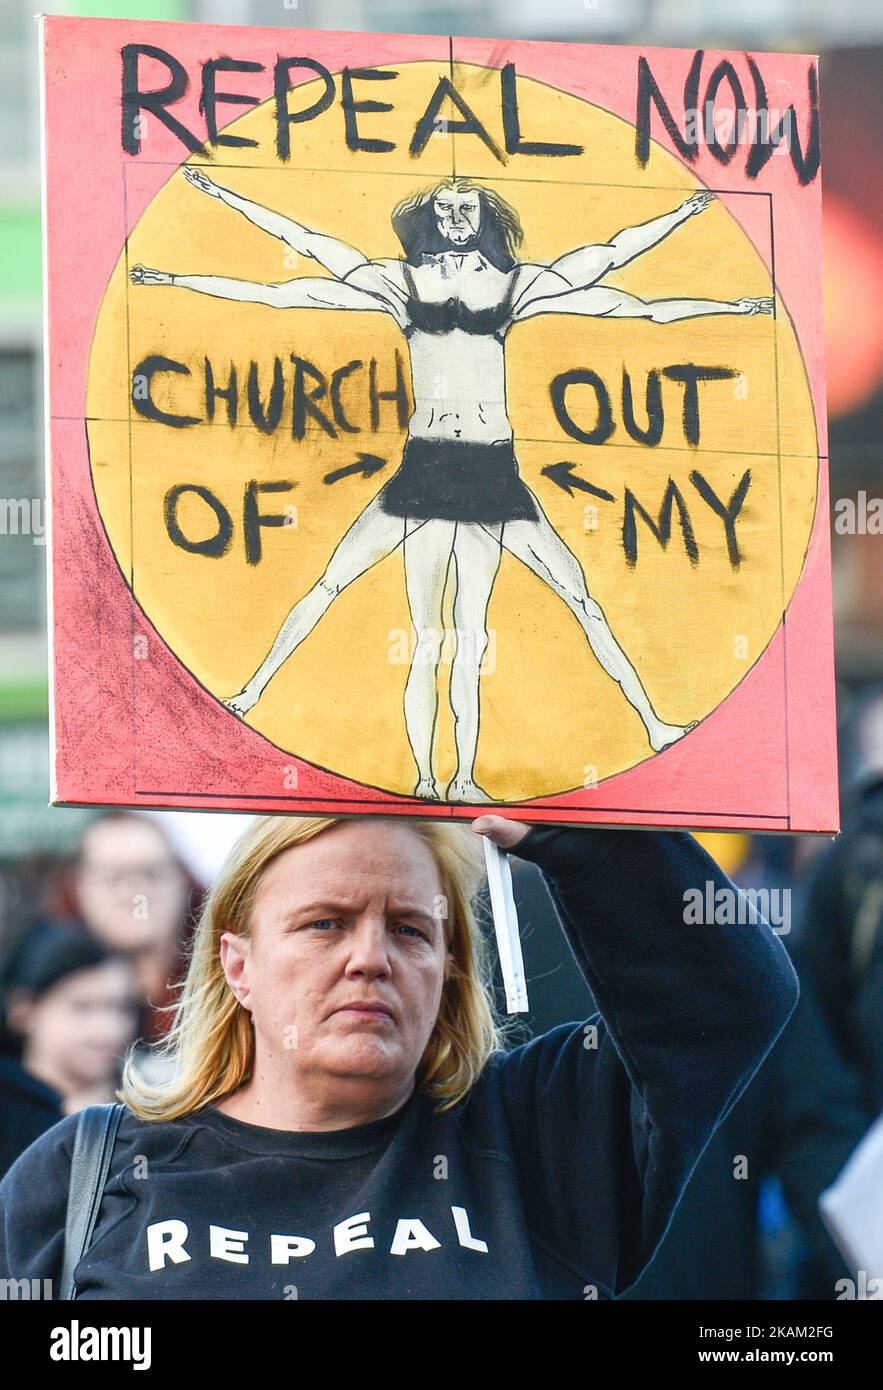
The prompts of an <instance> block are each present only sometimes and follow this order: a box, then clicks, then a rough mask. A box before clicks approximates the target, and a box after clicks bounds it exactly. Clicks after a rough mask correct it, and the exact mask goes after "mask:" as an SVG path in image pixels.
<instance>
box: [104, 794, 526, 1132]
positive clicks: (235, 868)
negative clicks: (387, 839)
mask: <svg viewBox="0 0 883 1390" xmlns="http://www.w3.org/2000/svg"><path fill="white" fill-rule="evenodd" d="M347 819H348V818H347V817H344V816H306V817H299V816H261V817H260V818H259V819H258V820H257V821H256V823H255V824H254V825H253V826H251V827H250V828H249V829H248V830H247V831H246V833H245V834H244V835H243V836H242V837H241V838H240V839H239V840H238V841H237V843H236V844H235V845H234V847H233V849H232V850H231V852H230V854H229V855H228V857H227V860H226V862H225V863H224V865H223V867H222V869H221V872H220V875H219V877H218V880H217V882H216V883H215V885H214V887H213V888H212V890H211V892H210V893H209V895H208V897H207V898H206V900H205V903H204V905H203V907H202V910H201V913H200V917H199V922H198V925H197V928H196V931H195V933H194V936H193V940H192V943H191V947H190V952H189V960H188V966H187V972H186V976H185V978H184V980H183V982H182V990H181V994H180V996H179V999H178V1001H177V1003H176V1004H174V1005H172V1006H171V1008H172V1010H173V1012H174V1022H173V1025H172V1028H171V1029H170V1031H169V1033H168V1035H167V1037H166V1038H165V1039H164V1040H163V1042H161V1043H160V1044H158V1046H157V1048H156V1049H155V1050H154V1054H153V1055H154V1056H157V1057H159V1058H160V1059H162V1060H163V1061H166V1062H171V1064H172V1068H171V1073H172V1074H171V1077H170V1079H169V1080H168V1081H167V1082H162V1083H159V1084H156V1083H151V1082H150V1081H148V1080H147V1079H146V1078H145V1077H144V1076H142V1075H141V1074H140V1073H139V1071H138V1069H137V1065H136V1062H135V1057H134V1053H133V1051H130V1053H129V1055H128V1057H127V1059H126V1064H125V1067H124V1069H123V1076H122V1083H121V1086H120V1090H119V1091H118V1093H117V1094H118V1095H119V1098H120V1099H121V1100H122V1101H124V1102H125V1104H126V1105H128V1107H129V1109H130V1110H132V1111H133V1112H134V1113H135V1114H136V1115H137V1116H138V1117H139V1118H140V1119H142V1120H174V1119H178V1118H179V1117H181V1116H182V1115H189V1114H191V1113H192V1112H193V1111H195V1110H199V1109H201V1108H202V1107H203V1106H204V1105H210V1104H211V1103H212V1102H214V1101H217V1100H220V1099H221V1098H222V1097H223V1096H226V1095H229V1094H230V1093H231V1092H232V1091H235V1090H237V1089H238V1088H239V1087H240V1086H242V1085H243V1084H244V1083H245V1082H246V1081H247V1080H248V1079H249V1077H250V1076H251V1073H252V1068H253V1065H254V1050H255V1042H254V1030H253V1026H252V1020H251V1014H250V1013H249V1011H248V1010H247V1009H245V1008H244V1007H243V1006H242V1005H241V1004H240V1003H239V1001H238V999H237V998H236V996H235V995H234V993H233V991H232V990H231V989H230V986H229V985H228V983H227V980H226V977H225V975H224V971H223V969H222V966H221V955H220V939H221V936H222V934H223V933H224V932H235V933H236V934H237V935H239V936H245V937H248V936H249V935H250V934H251V931H252V930H253V923H252V921H251V908H252V905H253V903H254V900H255V896H256V894H257V890H258V886H259V884H260V882H261V878H262V876H263V874H264V871H265V870H266V869H267V867H268V865H269V864H270V863H271V862H272V861H273V860H274V859H275V858H276V857H277V856H278V855H280V854H282V853H284V852H285V850H288V849H292V848H294V847H295V846H296V845H303V844H306V842H307V841H308V840H311V839H313V837H314V836H316V835H320V834H322V832H323V831H326V830H329V829H331V827H332V826H335V825H340V824H344V823H346V821H347ZM380 819H382V820H384V821H385V822H386V823H388V824H397V825H402V824H403V823H406V824H407V827H408V829H409V830H412V831H413V832H414V834H416V835H419V836H420V838H421V839H422V840H423V841H424V843H425V844H426V845H427V846H428V848H429V850H430V852H431V853H432V857H433V859H434V860H435V863H436V866H437V868H438V872H439V877H440V879H441V886H442V892H443V894H444V900H445V911H446V916H445V918H444V923H445V945H446V946H447V947H449V948H450V951H451V961H450V968H449V971H448V978H447V980H446V982H445V984H444V987H443V990H442V996H441V1003H440V1005H439V1011H438V1016H437V1018H436V1021H435V1027H434V1028H433V1031H432V1034H431V1036H430V1039H429V1042H428V1043H427V1045H426V1048H425V1050H424V1053H423V1056H422V1057H421V1059H420V1062H419V1064H418V1068H417V1083H416V1084H417V1086H418V1088H419V1089H420V1090H422V1091H424V1092H425V1093H426V1094H427V1095H430V1096H432V1097H433V1098H435V1099H436V1100H437V1101H438V1102H439V1104H438V1105H437V1106H436V1109H437V1110H439V1111H442V1110H448V1109H450V1108H451V1107H452V1106H454V1105H457V1104H458V1103H459V1102H460V1101H461V1100H463V1099H465V1097H466V1095H467V1094H468V1092H469V1090H470V1088H471V1087H472V1085H473V1084H474V1083H475V1081H477V1079H478V1077H479V1075H480V1074H481V1071H482V1070H483V1068H484V1066H485V1064H486V1062H487V1061H488V1058H489V1057H490V1056H491V1054H492V1053H493V1052H494V1051H495V1050H496V1049H497V1048H498V1047H499V1046H500V1045H501V1043H502V1040H503V1036H504V1033H505V1031H506V1028H505V1025H504V1024H502V1023H501V1022H500V1020H499V1019H498V1018H497V1015H496V1011H495V1008H494V1003H493V993H492V989H491V964H490V960H489V953H488V949H487V943H486V938H485V936H484V934H483V932H482V931H481V929H480V926H479V924H478V921H477V918H476V912H475V909H476V907H477V902H476V899H477V894H478V889H479V887H480V885H481V883H482V881H483V869H484V859H483V854H482V850H481V846H480V845H479V844H478V840H477V837H476V835H475V834H474V833H473V832H472V831H470V830H468V829H467V828H466V827H465V826H458V825H452V824H450V823H446V822H436V821H417V820H409V821H407V822H403V821H402V819H401V817H394V818H393V817H381V818H380Z"/></svg>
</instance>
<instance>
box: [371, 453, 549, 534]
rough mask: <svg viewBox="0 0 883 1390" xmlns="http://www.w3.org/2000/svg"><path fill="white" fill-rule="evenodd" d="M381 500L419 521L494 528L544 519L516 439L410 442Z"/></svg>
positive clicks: (395, 513)
mask: <svg viewBox="0 0 883 1390" xmlns="http://www.w3.org/2000/svg"><path fill="white" fill-rule="evenodd" d="M378 496H379V498H380V505H381V506H382V508H383V510H384V511H385V512H389V513H390V515H392V516H404V517H412V518H415V519H418V520H430V519H432V520H439V521H472V522H476V523H484V524H485V525H494V524H499V523H500V522H503V521H536V520H537V518H538V512H537V506H536V502H535V501H534V498H533V495H532V493H531V492H529V490H528V489H527V487H526V486H525V484H524V483H523V482H522V480H521V477H520V475H519V472H518V464H517V462H516V460H515V447H514V443H513V441H512V440H509V441H508V442H502V443H495V444H478V443H474V442H473V441H471V440H463V439H408V441H407V443H406V444H405V452H404V455H403V458H402V462H401V465H400V466H399V468H398V469H397V470H396V472H395V473H394V474H393V476H392V477H391V478H390V480H389V482H388V483H387V484H386V485H385V486H384V487H382V488H381V490H380V492H379V493H378Z"/></svg>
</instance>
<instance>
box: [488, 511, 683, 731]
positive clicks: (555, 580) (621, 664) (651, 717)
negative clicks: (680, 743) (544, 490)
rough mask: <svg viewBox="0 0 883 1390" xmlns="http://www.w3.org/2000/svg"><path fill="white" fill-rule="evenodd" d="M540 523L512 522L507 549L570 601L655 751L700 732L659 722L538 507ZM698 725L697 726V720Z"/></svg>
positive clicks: (508, 525)
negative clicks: (689, 733) (690, 733)
mask: <svg viewBox="0 0 883 1390" xmlns="http://www.w3.org/2000/svg"><path fill="white" fill-rule="evenodd" d="M537 510H538V512H539V520H538V521H507V523H506V525H505V527H504V530H503V545H504V546H505V548H506V549H507V550H508V551H510V552H511V553H512V554H513V555H515V556H516V557H517V558H518V559H519V560H521V561H522V562H523V563H524V564H525V565H527V567H528V568H529V569H531V570H532V571H533V573H534V574H535V575H537V577H538V578H539V579H542V580H543V581H544V582H545V583H546V584H548V585H549V586H550V588H552V589H554V591H555V593H556V594H558V595H559V597H560V598H562V599H563V600H564V602H565V603H566V604H567V606H568V608H569V609H570V611H571V612H572V613H573V614H574V616H575V617H576V619H577V621H578V622H579V624H580V626H581V628H582V629H583V632H584V633H585V634H586V637H587V638H588V640H589V645H590V647H591V648H592V651H593V652H594V654H595V656H596V657H597V658H598V660H599V661H600V663H601V665H602V666H603V667H604V670H605V671H606V672H607V674H608V675H609V676H612V678H613V679H614V680H615V681H616V683H617V684H618V685H619V687H620V689H621V690H622V693H623V694H624V695H625V697H626V699H627V700H628V702H629V704H630V705H632V706H633V708H634V709H635V710H637V712H638V714H639V715H640V716H641V719H642V720H643V721H644V727H645V728H646V730H647V737H648V739H649V740H650V746H651V748H652V749H653V750H654V752H656V753H659V752H661V750H662V749H663V748H667V747H668V746H669V744H671V743H676V742H677V740H678V739H679V738H683V736H684V734H685V733H687V732H688V731H689V730H690V729H692V728H693V727H694V724H687V725H683V724H666V723H665V722H664V721H663V720H662V719H660V718H659V716H658V715H657V713H656V711H655V710H654V708H653V706H652V704H651V703H650V700H649V697H648V695H647V692H646V690H645V689H644V687H643V685H642V684H641V680H640V677H639V676H638V673H637V671H636V670H635V668H634V667H633V666H632V664H631V662H630V661H629V659H628V657H627V656H626V654H625V652H624V651H623V650H622V647H621V646H620V645H619V643H618V642H617V640H616V638H615V637H614V635H613V633H612V632H611V630H610V624H609V623H608V621H607V619H606V617H605V616H604V612H603V610H602V608H601V605H600V604H599V603H597V602H596V601H595V599H593V598H592V596H591V594H590V593H589V590H588V586H587V584H586V577H585V575H584V573H583V570H582V566H581V565H580V563H579V561H578V560H577V558H576V556H575V555H574V553H573V551H572V550H570V549H569V547H568V546H566V545H565V543H564V541H563V540H562V539H561V537H560V536H559V535H558V532H557V531H556V530H555V528H554V527H553V526H552V523H551V522H550V521H549V519H548V517H547V516H546V514H545V512H544V511H543V510H542V507H540V504H539V502H537ZM694 722H695V721H694Z"/></svg>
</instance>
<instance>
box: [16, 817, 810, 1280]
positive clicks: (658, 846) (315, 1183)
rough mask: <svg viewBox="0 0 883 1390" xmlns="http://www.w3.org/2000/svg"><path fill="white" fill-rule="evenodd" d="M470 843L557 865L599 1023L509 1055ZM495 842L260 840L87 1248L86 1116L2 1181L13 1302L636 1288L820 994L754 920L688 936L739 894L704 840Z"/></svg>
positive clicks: (411, 831) (490, 827) (642, 837)
mask: <svg viewBox="0 0 883 1390" xmlns="http://www.w3.org/2000/svg"><path fill="white" fill-rule="evenodd" d="M473 830H475V831H477V832H478V833H479V834H481V835H486V836H488V837H489V838H490V839H492V840H493V841H494V842H495V843H496V844H497V845H499V846H500V847H502V848H504V849H509V850H511V851H513V852H514V853H515V854H517V855H518V857H519V858H521V859H524V860H527V861H530V862H532V863H535V864H537V865H539V867H540V868H541V870H542V872H543V875H544V877H545V879H546V882H547V885H548V887H549V890H550V892H551V894H552V898H553V902H554V904H555V907H556V910H557V913H558V915H559V917H560V921H561V926H562V928H563V930H564V932H565V934H566V936H567V939H568V942H569V943H570V946H571V948H572V950H573V952H574V955H575V957H576V960H577V963H578V965H579V968H580V970H581V971H582V973H583V975H584V977H585V980H586V982H587V984H588V985H589V987H590V989H591V991H592V994H593V995H594V998H595V1001H596V1003H597V1005H598V1007H599V1009H600V1013H599V1014H596V1015H595V1016H594V1017H593V1018H590V1019H588V1020H586V1021H585V1022H575V1023H567V1024H563V1025H561V1026H560V1027H557V1028H554V1029H552V1030H551V1031H550V1032H548V1033H546V1034H543V1035H541V1036H539V1037H537V1038H535V1039H534V1040H533V1041H532V1042H530V1043H528V1044H525V1045H522V1046H519V1047H515V1048H514V1049H513V1050H509V1051H507V1050H504V1049H503V1047H502V1046H501V1042H502V1038H501V1036H500V1034H499V1032H498V1030H497V1025H496V1022H495V1017H494V1013H493V1010H492V995H491V993H490V990H489V988H488V983H487V981H488V975H487V973H486V969H485V966H484V962H483V955H482V952H483V937H482V934H481V933H480V932H479V931H478V929H477V927H476V920H475V913H474V895H475V892H476V889H477V887H478V885H479V882H480V877H481V866H482V862H483V860H482V855H481V850H480V841H479V840H478V838H477V836H476V835H475V834H474V833H473ZM473 830H470V829H469V828H468V827H466V826H458V825H453V824H450V823H436V822H432V821H416V820H410V821H408V822H405V821H404V820H403V819H402V818H393V819H391V820H387V819H385V818H380V817H369V818H365V819H361V820H346V819H340V818H319V817H312V818H296V817H289V818H286V817H271V816H268V817H264V818H262V819H259V820H257V821H256V822H255V824H254V825H253V826H252V827H251V828H250V829H249V831H248V832H247V834H246V836H245V837H244V838H243V840H242V841H241V842H240V843H239V844H238V845H237V846H235V847H234V849H233V851H232V853H231V855H230V857H229V859H228V861H227V863H226V864H225V866H224V868H223V869H222V872H221V875H220V877H219V880H218V882H217V883H216V885H215V887H214V888H213V890H212V892H211V894H210V896H209V898H208V900H207V902H206V904H205V906H204V908H203V912H202V916H201V920H200V923H199V925H198V927H197V931H196V935H195V939H194V948H193V953H192V958H191V961H190V966H189V970H188V974H187V979H186V983H185V987H184V990H183V994H182V996H181V1001H180V1004H179V1006H178V1011H177V1014H176V1021H175V1027H174V1029H173V1030H172V1033H171V1034H170V1036H169V1038H168V1040H167V1042H166V1043H165V1044H164V1045H163V1050H164V1053H165V1056H166V1059H167V1060H168V1061H170V1062H171V1063H172V1064H173V1065H172V1068H171V1072H172V1075H171V1078H170V1079H169V1080H168V1081H166V1082H164V1083H163V1084H161V1085H150V1084H149V1083H148V1082H147V1081H146V1080H145V1079H143V1078H142V1077H140V1076H139V1075H138V1073H137V1072H136V1071H135V1070H134V1069H133V1068H132V1067H128V1068H127V1071H126V1074H125V1076H124V1081H123V1087H122V1090H121V1092H120V1094H121V1096H122V1099H123V1101H124V1102H125V1104H124V1106H122V1107H121V1108H120V1110H119V1111H117V1112H115V1114H116V1119H117V1121H118V1125H119V1127H118V1129H117V1130H116V1131H115V1143H113V1140H111V1142H110V1144H109V1145H108V1148H107V1150H106V1152H107V1156H108V1166H107V1170H106V1181H104V1183H103V1186H102V1184H101V1183H99V1185H98V1191H97V1194H96V1198H95V1203H94V1210H95V1211H96V1212H97V1220H96V1222H95V1226H94V1231H93V1232H92V1234H91V1238H90V1237H89V1236H88V1235H86V1236H84V1238H83V1239H82V1240H81V1241H77V1242H74V1241H72V1240H69V1241H68V1246H67V1250H65V1218H66V1214H67V1211H68V1191H69V1184H70V1175H71V1168H72V1151H73V1146H74V1141H75V1135H76V1128H77V1117H75V1116H71V1117H69V1118H67V1119H65V1120H62V1121H61V1122H60V1123H59V1124H57V1125H55V1126H54V1127H53V1128H52V1129H50V1130H49V1131H48V1132H47V1133H46V1134H44V1135H42V1136H41V1137H40V1138H39V1139H38V1140H37V1141H36V1142H35V1143H34V1144H32V1145H31V1147H30V1148H29V1149H28V1150H27V1151H26V1152H25V1153H24V1154H22V1155H21V1157H20V1158H19V1159H18V1160H17V1161H16V1163H15V1164H14V1165H13V1167H12V1168H11V1169H10V1171H9V1173H8V1174H7V1176H6V1178H5V1179H4V1181H3V1182H2V1184H0V1277H2V1278H4V1279H10V1280H19V1281H20V1280H23V1279H24V1280H34V1279H36V1280H51V1281H52V1290H53V1294H52V1296H53V1297H54V1298H69V1297H77V1298H80V1299H83V1300H94V1299H125V1300H127V1301H132V1300H136V1301H137V1300H142V1299H205V1298H213V1299H230V1300H233V1299H236V1300H241V1299H268V1300H272V1299H293V1298H298V1299H360V1298H368V1299H371V1298H374V1299H390V1300H395V1299H399V1300H403V1301H404V1300H408V1301H412V1300H414V1299H449V1298H450V1299H463V1298H471V1299H485V1298H486V1299H519V1300H520V1299H543V1298H568V1299H580V1300H582V1299H585V1298H606V1299H609V1298H615V1297H617V1296H618V1295H619V1294H621V1293H622V1292H624V1290H625V1289H627V1288H628V1287H629V1286H630V1285H631V1284H633V1283H634V1282H635V1281H636V1280H637V1278H638V1277H639V1275H640V1274H641V1272H642V1270H643V1269H644V1268H645V1267H646V1265H647V1264H648V1263H649V1261H650V1260H651V1258H652V1256H653V1253H654V1251H655V1249H656V1247H657V1245H658V1244H659V1242H660V1240H661V1239H662V1236H663V1234H664V1232H665V1230H666V1228H667V1226H668V1223H669V1220H670V1218H671V1215H672V1212H673V1210H674V1208H675V1207H676V1206H677V1204H678V1202H679V1200H680V1196H681V1193H682V1191H683V1188H684V1185H685V1183H686V1182H687V1179H688V1178H689V1175H690V1173H691V1172H692V1170H693V1167H694V1166H695V1164H696V1161H697V1159H698V1158H699V1155H700V1154H701V1153H702V1151H703V1149H704V1148H705V1145H706V1144H707V1142H708V1140H709V1138H710V1136H711V1134H712V1133H713V1131H714V1130H715V1128H716V1127H717V1125H718V1124H719V1123H720V1122H721V1120H722V1119H723V1118H724V1117H725V1115H727V1114H728V1112H729V1111H730V1109H731V1107H732V1106H733V1105H734V1103H735V1102H736V1101H737V1099H738V1098H739V1096H740V1095H741V1094H742V1092H743V1091H744V1090H745V1088H746V1086H747V1085H748V1083H749V1081H750V1080H751V1078H752V1077H753V1076H754V1074H755V1072H756V1071H757V1069H758V1067H759V1066H760V1064H761V1062H762V1061H763V1059H764V1057H765V1056H766V1054H767V1052H768V1051H769V1049H770V1048H771V1047H772V1045H773V1043H774V1042H775V1040H776V1038H777V1037H778V1035H779V1033H780V1032H781V1030H782V1028H783V1027H784V1025H785V1023H786V1022H787V1020H788V1018H789V1016H790V1014H791V1012H792V1010H793V1008H794V1005H795V1002H796V999H797V979H796V976H795V974H794V970H793V968H792V966H791V964H790V962H789V959H788V956H787V953H786V951H785V949H784V947H783V945H782V943H781V942H780V941H779V939H778V938H777V936H776V935H775V934H774V933H773V932H772V931H771V930H770V928H769V927H768V926H767V924H766V923H765V922H763V921H762V920H760V919H753V917H752V916H751V915H749V919H748V921H747V922H744V919H743V918H742V917H741V914H740V921H743V924H742V925H737V926H733V925H730V926H726V925H721V924H720V923H717V922H715V921H713V920H712V921H709V922H705V923H702V924H701V925H699V926H695V925H694V926H685V925H684V902H685V894H686V893H688V892H689V890H690V889H694V888H695V887H696V886H697V885H703V884H704V885H708V884H710V885H711V886H712V888H713V889H714V891H715V893H716V894H717V895H718V897H719V896H720V893H721V892H726V893H728V894H732V895H734V896H735V895H736V894H737V890H736V889H735V888H734V887H733V886H732V884H730V883H729V881H728V880H727V878H726V877H725V875H724V874H723V873H722V872H721V870H720V869H719V868H718V867H717V865H716V864H715V863H714V861H713V860H712V859H711V858H710V857H709V856H708V855H707V854H706V853H705V851H704V850H703V849H701V848H700V846H699V845H698V843H697V842H696V841H695V840H694V839H693V838H692V836H690V835H688V834H685V833H668V834H654V833H651V832H640V833H638V832H635V831H628V830H573V829H561V828H557V827H549V826H543V827H533V828H529V827H527V826H524V825H520V824H516V823H514V822H511V821H507V820H505V819H503V818H501V817H497V816H485V817H482V818H480V819H479V820H477V821H475V822H474V823H473ZM102 1114H104V1115H106V1114H107V1112H102ZM94 1115H95V1112H93V1118H94ZM81 1152H82V1150H81ZM98 1156H99V1155H96V1157H98ZM85 1177H86V1175H85V1174H84V1173H82V1171H80V1172H79V1176H78V1178H77V1179H76V1180H75V1182H74V1185H73V1187H72V1189H71V1194H72V1200H73V1202H74V1210H75V1209H76V1202H77V1198H78V1197H82V1196H83V1195H84V1192H85V1190H86V1182H85ZM65 1274H67V1275H68V1276H69V1278H70V1280H71V1283H70V1285H68V1284H67V1283H66V1282H65V1278H64V1276H65Z"/></svg>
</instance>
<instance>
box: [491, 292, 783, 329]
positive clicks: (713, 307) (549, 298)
mask: <svg viewBox="0 0 883 1390" xmlns="http://www.w3.org/2000/svg"><path fill="white" fill-rule="evenodd" d="M774 304H775V301H774V300H773V299H772V298H771V297H768V296H761V297H754V298H746V299H638V297H637V296H636V295H633V294H626V293H625V291H624V290H616V289H612V288H610V287H608V286H605V285H591V286H589V288H588V289H574V290H567V291H566V292H565V293H563V294H550V295H546V296H545V297H544V298H541V299H532V300H531V301H530V303H528V304H524V305H520V306H519V307H518V309H517V311H516V313H515V314H514V316H513V321H514V322H515V323H519V322H520V321H521V320H522V319H529V318H535V317H536V316H537V315H539V314H579V315H582V316H583V317H586V318H605V319H607V318H610V319H623V318H629V319H649V320H650V321H651V322H652V323H675V322H676V321H677V320H678V319H695V318H703V317H706V316H707V315H709V314H772V313H773V310H774Z"/></svg>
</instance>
